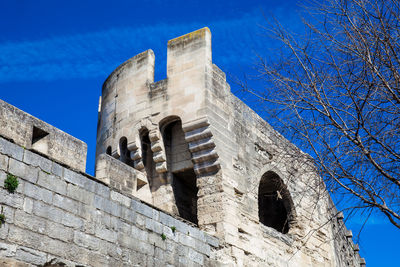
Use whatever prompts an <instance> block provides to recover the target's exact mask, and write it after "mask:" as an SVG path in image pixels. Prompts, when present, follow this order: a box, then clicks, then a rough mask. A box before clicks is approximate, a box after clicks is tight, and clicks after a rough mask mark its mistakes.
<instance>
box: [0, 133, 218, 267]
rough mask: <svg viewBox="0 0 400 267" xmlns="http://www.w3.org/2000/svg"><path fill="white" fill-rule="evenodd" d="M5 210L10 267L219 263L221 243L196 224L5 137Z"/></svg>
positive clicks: (0, 166) (3, 232) (3, 255)
mask: <svg viewBox="0 0 400 267" xmlns="http://www.w3.org/2000/svg"><path fill="white" fill-rule="evenodd" d="M7 174H13V175H15V176H17V177H18V180H19V186H18V189H17V191H16V192H15V193H13V194H11V193H9V192H8V191H7V190H5V189H4V188H3V185H4V180H5V179H6V177H7ZM0 209H1V213H3V214H4V215H5V216H6V222H5V224H3V225H2V226H1V228H0V264H2V266H7V265H10V266H14V265H12V264H19V265H18V266H32V265H33V266H43V265H44V264H46V263H53V264H55V263H59V264H66V265H67V266H202V265H212V264H213V263H212V262H213V261H212V255H213V251H214V250H215V249H216V248H217V247H218V246H219V241H218V239H216V238H214V237H212V236H210V235H208V234H206V233H204V232H203V231H200V230H199V229H197V228H195V227H193V226H191V225H190V224H188V223H185V222H183V221H182V220H179V219H177V218H174V217H172V216H170V215H168V214H166V213H164V212H161V211H159V210H157V209H155V208H152V207H150V206H149V205H146V204H144V203H142V202H141V201H139V200H138V199H135V198H134V197H129V196H126V195H125V194H124V193H122V192H118V191H117V190H116V189H110V188H109V187H108V186H106V185H105V184H103V183H102V182H99V181H96V180H94V178H93V177H91V176H89V175H86V174H84V173H80V172H77V171H74V170H71V169H70V168H69V167H66V166H62V165H60V164H59V163H57V162H56V161H54V160H49V159H48V158H46V157H43V156H41V155H39V154H37V153H35V152H32V151H30V150H28V149H25V148H23V147H22V146H19V145H16V144H14V143H12V142H10V141H8V140H6V139H4V138H2V137H1V138H0ZM174 230H175V231H174ZM163 237H165V240H163ZM60 266H63V265H60Z"/></svg>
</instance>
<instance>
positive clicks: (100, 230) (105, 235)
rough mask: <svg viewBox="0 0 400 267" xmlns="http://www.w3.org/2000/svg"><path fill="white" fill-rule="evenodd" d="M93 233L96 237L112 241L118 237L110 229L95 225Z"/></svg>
mask: <svg viewBox="0 0 400 267" xmlns="http://www.w3.org/2000/svg"><path fill="white" fill-rule="evenodd" d="M95 235H96V236H97V237H98V238H101V239H104V240H106V241H109V242H112V243H115V242H116V241H117V239H118V234H117V232H115V231H111V230H109V229H106V228H104V227H102V226H99V227H97V229H96V233H95Z"/></svg>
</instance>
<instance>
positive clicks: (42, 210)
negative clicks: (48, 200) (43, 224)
mask: <svg viewBox="0 0 400 267" xmlns="http://www.w3.org/2000/svg"><path fill="white" fill-rule="evenodd" d="M33 213H34V214H35V215H37V216H40V217H43V218H46V219H49V220H51V221H53V222H56V223H60V224H63V225H65V226H68V227H72V228H74V229H80V228H81V227H82V226H83V220H82V219H81V218H78V217H77V216H75V215H72V214H71V213H68V212H65V211H63V210H61V209H59V208H56V207H53V206H49V205H46V204H44V203H41V202H39V201H35V202H34V203H33Z"/></svg>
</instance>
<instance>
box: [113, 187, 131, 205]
mask: <svg viewBox="0 0 400 267" xmlns="http://www.w3.org/2000/svg"><path fill="white" fill-rule="evenodd" d="M111 199H112V200H114V201H116V202H118V203H120V204H122V205H124V206H126V207H128V208H129V207H130V206H131V199H130V198H128V197H126V196H124V195H122V194H120V193H118V192H115V191H111Z"/></svg>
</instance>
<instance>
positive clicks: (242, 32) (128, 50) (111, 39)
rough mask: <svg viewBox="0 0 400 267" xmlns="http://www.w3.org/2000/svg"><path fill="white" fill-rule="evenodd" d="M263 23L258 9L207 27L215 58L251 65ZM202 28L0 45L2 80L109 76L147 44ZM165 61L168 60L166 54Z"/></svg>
mask: <svg viewBox="0 0 400 267" xmlns="http://www.w3.org/2000/svg"><path fill="white" fill-rule="evenodd" d="M263 21H264V18H263V17H262V14H261V12H254V13H252V14H246V15H244V16H242V17H240V18H237V19H230V20H219V21H214V22H211V23H210V25H207V26H209V27H210V28H211V31H212V34H213V36H214V37H213V42H214V44H213V49H214V54H218V60H216V61H217V62H218V63H220V64H222V65H226V66H229V65H231V64H245V63H247V64H248V63H251V59H250V58H251V57H254V52H253V51H254V50H257V49H259V48H262V46H263V45H264V43H263V42H262V40H261V39H260V38H259V32H260V28H259V27H258V24H260V23H263ZM204 26H206V25H202V24H200V23H191V24H175V25H168V24H156V25H151V26H143V27H137V28H114V29H108V30H105V31H101V32H93V33H84V34H75V35H68V36H56V37H53V38H47V39H42V40H32V41H21V42H8V43H0V51H1V53H0V83H4V82H12V81H30V80H56V79H71V78H92V77H100V76H106V75H107V74H108V73H110V72H111V71H112V70H113V69H114V68H115V67H116V66H117V65H118V64H120V63H122V61H124V60H127V59H128V58H129V57H131V56H134V55H135V54H137V53H140V52H142V51H144V50H146V49H148V48H151V49H153V50H155V51H157V50H158V51H163V53H165V52H166V43H167V40H168V39H171V38H174V37H176V36H179V35H181V34H185V33H187V32H190V31H193V30H196V29H198V28H201V27H204ZM156 56H159V55H157V54H156ZM163 56H164V57H165V56H166V55H163ZM214 61H215V60H214ZM162 62H163V63H165V58H164V59H163V60H162ZM162 67H163V68H166V66H162ZM222 67H223V66H222Z"/></svg>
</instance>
